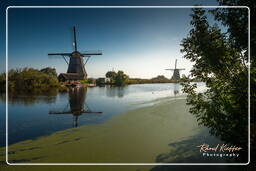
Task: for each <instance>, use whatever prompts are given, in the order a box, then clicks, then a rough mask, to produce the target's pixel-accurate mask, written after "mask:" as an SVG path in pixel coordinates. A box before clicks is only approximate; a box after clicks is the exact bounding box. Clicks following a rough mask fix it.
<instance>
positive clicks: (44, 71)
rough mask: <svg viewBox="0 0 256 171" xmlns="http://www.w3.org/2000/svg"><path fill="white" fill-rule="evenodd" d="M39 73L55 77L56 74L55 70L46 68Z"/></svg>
mask: <svg viewBox="0 0 256 171" xmlns="http://www.w3.org/2000/svg"><path fill="white" fill-rule="evenodd" d="M40 72H43V73H45V74H48V75H53V76H55V77H57V72H56V69H55V68H51V67H46V68H43V69H41V70H40Z"/></svg>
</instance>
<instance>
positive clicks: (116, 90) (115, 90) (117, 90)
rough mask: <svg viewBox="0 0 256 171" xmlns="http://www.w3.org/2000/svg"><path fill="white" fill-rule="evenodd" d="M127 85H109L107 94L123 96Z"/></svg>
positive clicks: (109, 95)
mask: <svg viewBox="0 0 256 171" xmlns="http://www.w3.org/2000/svg"><path fill="white" fill-rule="evenodd" d="M125 90H126V87H111V86H109V87H107V88H106V95H107V96H108V97H119V98H122V97H123V96H124V95H125Z"/></svg>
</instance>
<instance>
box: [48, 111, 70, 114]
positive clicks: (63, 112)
mask: <svg viewBox="0 0 256 171" xmlns="http://www.w3.org/2000/svg"><path fill="white" fill-rule="evenodd" d="M71 113H72V112H71V111H50V112H49V114H71Z"/></svg>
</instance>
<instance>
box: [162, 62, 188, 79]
mask: <svg viewBox="0 0 256 171" xmlns="http://www.w3.org/2000/svg"><path fill="white" fill-rule="evenodd" d="M165 70H168V71H173V75H172V78H171V79H172V80H175V81H179V80H180V71H181V70H185V68H177V59H176V60H175V67H174V69H165Z"/></svg>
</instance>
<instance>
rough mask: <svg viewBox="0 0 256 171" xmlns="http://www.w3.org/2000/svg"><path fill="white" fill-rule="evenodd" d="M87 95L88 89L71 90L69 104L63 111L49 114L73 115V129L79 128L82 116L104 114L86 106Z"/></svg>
mask: <svg viewBox="0 0 256 171" xmlns="http://www.w3.org/2000/svg"><path fill="white" fill-rule="evenodd" d="M86 93H87V87H80V88H71V89H69V92H68V95H69V104H67V105H66V107H65V108H64V109H63V110H62V111H50V112H49V114H58V115H59V114H71V115H73V127H77V126H78V118H79V116H80V115H82V114H101V113H102V112H95V111H92V110H91V109H90V108H89V106H88V105H87V104H86ZM68 106H69V107H68Z"/></svg>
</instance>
